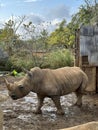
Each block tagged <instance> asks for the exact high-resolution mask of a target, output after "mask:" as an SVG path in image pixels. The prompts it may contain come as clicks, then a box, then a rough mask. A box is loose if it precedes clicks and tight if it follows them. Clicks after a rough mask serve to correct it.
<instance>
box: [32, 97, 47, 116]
mask: <svg viewBox="0 0 98 130" xmlns="http://www.w3.org/2000/svg"><path fill="white" fill-rule="evenodd" d="M37 97H38V106H37V108H36V110H35V111H34V112H33V113H34V114H42V110H41V107H42V106H43V101H44V98H45V97H44V96H40V95H37Z"/></svg>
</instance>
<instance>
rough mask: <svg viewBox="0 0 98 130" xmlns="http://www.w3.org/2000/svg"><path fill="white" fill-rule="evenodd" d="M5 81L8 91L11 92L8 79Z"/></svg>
mask: <svg viewBox="0 0 98 130" xmlns="http://www.w3.org/2000/svg"><path fill="white" fill-rule="evenodd" d="M4 81H5V83H6V86H7V88H8V90H9V91H10V90H11V87H10V83H9V82H8V81H7V79H6V78H4Z"/></svg>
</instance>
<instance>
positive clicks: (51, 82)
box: [40, 67, 86, 96]
mask: <svg viewBox="0 0 98 130" xmlns="http://www.w3.org/2000/svg"><path fill="white" fill-rule="evenodd" d="M43 73H44V78H43V84H42V86H41V87H42V88H41V90H40V91H42V92H44V93H46V95H50V96H51V95H65V94H68V93H71V92H74V91H75V90H76V89H77V88H79V86H80V85H81V83H82V81H83V77H85V76H86V75H85V74H84V72H83V71H81V70H80V69H79V68H78V67H64V68H60V69H56V70H50V69H45V70H43Z"/></svg>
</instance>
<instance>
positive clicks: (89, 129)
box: [60, 121, 98, 130]
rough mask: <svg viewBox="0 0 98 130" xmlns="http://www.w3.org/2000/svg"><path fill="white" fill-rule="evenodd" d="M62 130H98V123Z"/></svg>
mask: <svg viewBox="0 0 98 130" xmlns="http://www.w3.org/2000/svg"><path fill="white" fill-rule="evenodd" d="M60 130H98V122H95V121H93V122H89V123H86V124H82V125H78V126H74V127H70V128H65V129H60Z"/></svg>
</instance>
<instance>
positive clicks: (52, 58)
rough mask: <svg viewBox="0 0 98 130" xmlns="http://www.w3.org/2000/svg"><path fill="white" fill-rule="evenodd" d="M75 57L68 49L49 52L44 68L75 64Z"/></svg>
mask: <svg viewBox="0 0 98 130" xmlns="http://www.w3.org/2000/svg"><path fill="white" fill-rule="evenodd" d="M73 64H74V57H73V55H72V53H71V52H70V51H69V50H67V49H63V50H58V51H55V52H52V53H50V54H48V55H47V56H46V57H45V59H44V62H43V64H42V66H41V67H42V68H47V67H48V68H60V67H64V66H73Z"/></svg>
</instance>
